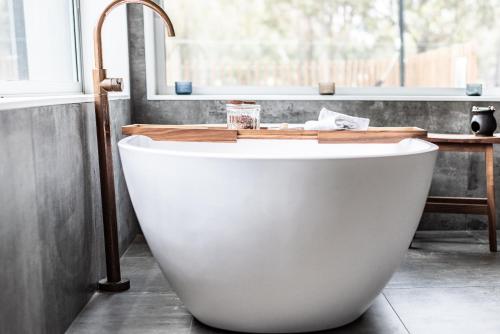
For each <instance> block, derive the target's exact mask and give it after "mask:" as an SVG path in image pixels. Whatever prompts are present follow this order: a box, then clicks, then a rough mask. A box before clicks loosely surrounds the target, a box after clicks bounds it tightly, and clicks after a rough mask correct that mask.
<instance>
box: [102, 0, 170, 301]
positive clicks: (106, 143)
mask: <svg viewBox="0 0 500 334" xmlns="http://www.w3.org/2000/svg"><path fill="white" fill-rule="evenodd" d="M127 3H137V4H141V5H144V6H146V7H149V8H151V9H152V10H153V11H155V12H156V13H157V14H158V15H160V17H161V18H162V19H163V21H164V22H165V25H166V27H167V34H168V36H170V37H173V36H175V31H174V27H173V25H172V21H170V18H169V17H168V15H167V13H165V11H164V10H163V9H162V8H161V7H160V6H158V5H157V4H156V3H154V2H153V1H151V0H115V1H113V2H111V3H110V4H109V5H108V6H107V7H106V8H105V9H104V11H103V12H102V14H101V16H100V17H99V21H98V22H97V25H96V27H95V30H94V61H95V69H94V72H93V73H94V96H95V115H96V124H97V145H98V151H99V171H100V178H101V200H102V218H103V224H104V248H105V252H106V275H107V278H106V279H102V280H100V281H99V289H100V290H103V291H115V292H118V291H125V290H128V289H129V288H130V282H129V280H128V279H124V278H122V277H121V273H120V253H119V250H118V230H117V223H116V202H115V185H114V177H113V156H112V150H111V133H110V125H109V123H110V118H109V99H108V93H109V92H121V91H122V90H123V80H122V79H117V78H108V77H107V76H106V70H105V69H104V68H103V61H102V26H103V24H104V21H105V20H106V17H107V15H108V14H109V13H110V12H111V11H112V10H113V9H115V8H116V7H118V6H120V5H123V4H127Z"/></svg>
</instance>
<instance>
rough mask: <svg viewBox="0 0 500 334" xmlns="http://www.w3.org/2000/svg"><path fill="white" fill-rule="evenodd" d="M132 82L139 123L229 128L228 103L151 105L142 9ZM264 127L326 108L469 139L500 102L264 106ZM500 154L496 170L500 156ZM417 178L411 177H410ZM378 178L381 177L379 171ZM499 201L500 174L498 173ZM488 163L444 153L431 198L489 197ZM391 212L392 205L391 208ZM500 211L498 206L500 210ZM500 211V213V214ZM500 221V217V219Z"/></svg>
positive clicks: (462, 221)
mask: <svg viewBox="0 0 500 334" xmlns="http://www.w3.org/2000/svg"><path fill="white" fill-rule="evenodd" d="M128 20H129V22H128V26H129V41H130V42H129V43H130V44H129V52H130V59H131V81H132V83H131V84H132V91H133V99H132V101H133V104H134V114H133V119H134V122H136V123H168V124H185V123H216V122H222V123H223V122H225V110H224V104H225V102H224V101H148V100H147V98H146V74H145V73H146V72H145V58H144V29H143V27H144V22H143V15H142V9H141V8H140V7H137V6H129V8H128ZM259 102H260V104H261V105H262V121H263V122H278V123H281V122H289V123H293V122H297V123H301V122H305V121H307V120H313V119H317V116H318V113H319V110H320V109H321V108H322V107H327V108H329V109H332V110H335V111H339V112H343V113H347V114H350V115H354V116H363V117H368V118H370V119H371V124H372V125H373V126H410V125H412V126H419V127H422V128H425V129H428V130H429V131H431V132H441V133H467V132H468V131H469V125H468V123H469V111H470V109H471V107H472V105H473V104H474V105H485V106H486V105H490V104H492V105H495V104H496V103H494V102H491V103H489V102H481V103H471V102H427V101H413V102H394V101H328V100H325V101H259ZM498 107H500V105H498ZM498 153H499V152H498V149H497V152H496V156H497V158H496V164H497V165H498V162H500V160H499V159H500V155H499V154H498ZM409 172H411V171H409ZM373 173H374V176H375V175H376V171H373ZM495 173H496V180H497V182H496V183H497V197H498V195H499V193H498V191H499V189H500V177H499V176H500V175H499V173H500V168H497V169H496V171H495ZM484 183H485V172H484V158H483V157H482V155H480V154H478V153H442V154H440V156H439V160H438V163H437V166H436V170H435V175H434V180H433V184H432V189H431V194H433V195H442V196H481V197H483V196H484V194H485V186H484ZM387 205H388V207H390V203H387ZM497 207H498V206H497ZM499 210H500V209H499ZM497 216H498V213H497ZM485 227H486V224H485V218H484V217H483V216H472V215H443V214H424V217H423V219H422V222H421V224H420V227H419V228H420V229H426V230H427V229H437V230H443V229H444V230H447V229H457V230H463V229H483V228H485Z"/></svg>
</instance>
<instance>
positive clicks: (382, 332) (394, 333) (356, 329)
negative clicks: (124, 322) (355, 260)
mask: <svg viewBox="0 0 500 334" xmlns="http://www.w3.org/2000/svg"><path fill="white" fill-rule="evenodd" d="M223 333H234V332H229V331H224V330H220V329H216V328H211V327H208V326H205V325H204V324H202V323H201V322H199V321H197V320H194V321H193V325H192V327H191V333H190V334H223ZM405 333H408V332H407V331H406V329H405V327H404V326H403V324H402V323H401V321H400V320H399V318H398V317H397V315H396V313H394V311H393V310H392V308H391V306H390V305H389V303H388V302H387V300H386V299H385V297H384V296H383V295H380V296H378V297H377V299H376V300H375V301H374V303H373V305H372V306H371V307H370V308H369V309H368V311H366V313H365V314H363V315H362V316H361V317H360V318H359V319H358V320H356V321H355V322H353V323H351V324H349V325H346V326H343V327H340V328H337V329H333V330H327V331H322V332H318V334H405Z"/></svg>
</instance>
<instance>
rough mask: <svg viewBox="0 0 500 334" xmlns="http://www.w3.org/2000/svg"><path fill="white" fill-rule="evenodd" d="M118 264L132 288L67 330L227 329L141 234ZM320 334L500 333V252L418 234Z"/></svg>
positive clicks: (481, 238)
mask: <svg viewBox="0 0 500 334" xmlns="http://www.w3.org/2000/svg"><path fill="white" fill-rule="evenodd" d="M122 266H123V267H122V270H123V273H124V277H128V278H129V279H130V281H131V284H132V287H131V289H130V291H127V292H125V293H121V294H106V293H96V294H95V296H94V297H93V298H92V300H91V301H90V302H89V304H88V305H87V306H86V307H85V309H84V310H83V311H82V312H81V313H80V315H79V316H78V318H77V319H75V321H74V322H73V324H72V325H71V327H70V328H69V330H68V333H175V334H177V333H182V334H184V333H186V334H189V333H191V334H201V333H203V334H210V333H228V332H225V331H221V330H217V329H213V328H209V327H207V326H205V325H203V324H201V323H200V322H198V321H196V319H194V318H193V317H192V316H191V315H190V314H189V312H188V311H187V310H186V309H185V308H184V306H183V305H182V302H181V301H180V300H179V298H178V297H177V296H176V294H175V293H174V292H173V291H172V289H171V288H170V287H169V284H168V282H167V281H166V280H165V278H164V277H163V275H162V273H161V272H160V269H159V268H158V265H157V264H156V262H155V260H154V258H153V257H152V256H151V253H150V252H149V249H148V246H147V244H146V243H145V242H144V239H143V238H142V237H141V236H139V237H137V239H136V240H135V242H134V243H133V244H132V245H131V246H130V248H129V249H128V250H127V252H126V253H125V255H124V256H123V258H122ZM324 333H332V334H336V333H356V334H357V333H384V334H392V333H425V334H431V333H440V334H445V333H482V334H488V333H492V334H497V333H500V255H497V254H492V253H490V252H489V251H488V243H487V236H486V234H485V233H484V232H418V234H417V236H416V238H415V240H414V242H413V245H412V249H410V250H409V252H408V254H407V256H406V259H405V261H404V263H403V265H402V266H401V268H400V269H399V270H398V271H397V272H396V274H395V275H394V276H393V278H392V279H391V281H390V282H389V284H388V285H387V287H386V288H385V290H384V291H383V293H382V294H381V295H380V296H379V297H378V298H377V299H376V300H375V303H374V304H373V306H372V307H371V308H370V309H369V310H368V311H367V312H366V313H365V314H364V315H363V316H362V317H361V318H360V319H358V320H357V321H355V322H354V323H352V324H350V325H347V326H345V327H342V328H339V329H336V330H330V331H327V332H324Z"/></svg>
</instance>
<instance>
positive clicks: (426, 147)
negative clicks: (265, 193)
mask: <svg viewBox="0 0 500 334" xmlns="http://www.w3.org/2000/svg"><path fill="white" fill-rule="evenodd" d="M139 137H142V138H147V140H149V141H153V142H160V141H157V140H153V139H151V138H150V137H148V136H143V135H132V136H128V137H125V138H123V139H121V140H120V141H119V142H118V147H119V148H120V149H122V148H123V149H127V150H131V151H136V152H146V153H153V154H160V155H168V156H173V157H185V158H208V159H224V160H227V159H231V160H297V161H303V160H337V159H338V160H343V159H368V158H385V157H399V156H413V155H419V154H425V153H429V152H435V151H438V150H439V147H438V146H437V145H436V144H434V143H431V142H428V141H426V140H423V139H420V138H405V139H402V140H401V141H399V142H396V143H377V144H381V145H398V144H404V143H405V142H409V143H410V145H411V144H412V143H418V144H419V145H422V148H419V149H414V150H410V149H408V150H407V151H402V152H391V153H374V154H359V155H345V154H317V155H311V156H300V155H297V154H287V155H279V156H262V155H256V154H252V153H248V154H240V155H234V154H231V153H220V152H218V153H214V152H187V151H180V150H175V149H164V148H157V147H155V148H152V147H142V146H139V145H134V144H133V143H131V142H132V141H133V140H135V139H136V138H139ZM255 140H260V141H264V139H240V141H255ZM307 140H308V141H316V142H317V140H313V139H307ZM265 141H280V142H303V141H304V140H303V139H301V140H298V139H296V140H290V139H267V140H265ZM166 142H169V141H166ZM191 143H193V144H196V142H191ZM216 144H235V143H234V142H228V143H225V142H216ZM318 145H372V144H371V143H338V144H337V143H336V144H331V143H328V144H319V143H318Z"/></svg>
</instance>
